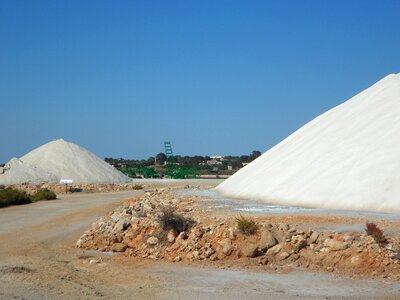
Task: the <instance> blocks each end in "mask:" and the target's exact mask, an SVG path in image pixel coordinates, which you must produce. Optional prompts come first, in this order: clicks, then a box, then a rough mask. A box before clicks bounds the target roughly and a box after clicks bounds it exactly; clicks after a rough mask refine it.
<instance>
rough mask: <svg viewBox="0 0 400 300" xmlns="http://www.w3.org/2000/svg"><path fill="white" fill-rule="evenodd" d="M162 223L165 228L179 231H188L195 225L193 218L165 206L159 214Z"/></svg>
mask: <svg viewBox="0 0 400 300" xmlns="http://www.w3.org/2000/svg"><path fill="white" fill-rule="evenodd" d="M159 221H160V225H161V227H162V228H163V229H164V230H171V229H172V230H175V231H176V232H177V233H180V232H182V231H186V230H188V229H190V228H191V227H192V226H193V225H194V221H193V220H192V219H191V218H188V217H184V216H182V215H181V214H178V213H177V212H176V211H175V210H174V209H173V208H172V207H165V208H164V209H163V210H162V212H161V214H160V216H159Z"/></svg>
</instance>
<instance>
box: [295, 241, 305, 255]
mask: <svg viewBox="0 0 400 300" xmlns="http://www.w3.org/2000/svg"><path fill="white" fill-rule="evenodd" d="M306 247H307V240H305V239H302V240H299V241H298V242H297V244H296V245H295V246H294V248H293V252H294V253H298V252H299V251H300V250H301V249H303V248H306Z"/></svg>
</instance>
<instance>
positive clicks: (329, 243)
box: [324, 239, 349, 251]
mask: <svg viewBox="0 0 400 300" xmlns="http://www.w3.org/2000/svg"><path fill="white" fill-rule="evenodd" d="M324 246H325V247H327V248H329V249H330V250H333V251H339V250H344V249H347V248H348V246H349V245H348V244H347V243H346V242H343V241H338V240H335V239H326V240H325V241H324Z"/></svg>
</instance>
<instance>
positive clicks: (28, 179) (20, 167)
mask: <svg viewBox="0 0 400 300" xmlns="http://www.w3.org/2000/svg"><path fill="white" fill-rule="evenodd" d="M4 172H5V173H4V174H1V175H0V183H1V184H6V185H8V184H19V183H32V184H38V183H43V182H55V181H57V177H56V176H55V175H54V174H51V173H48V172H46V171H44V170H42V169H40V168H38V167H35V166H32V165H30V164H28V163H24V162H23V161H21V160H20V159H18V158H13V159H11V160H10V161H9V162H8V163H6V165H5V166H4Z"/></svg>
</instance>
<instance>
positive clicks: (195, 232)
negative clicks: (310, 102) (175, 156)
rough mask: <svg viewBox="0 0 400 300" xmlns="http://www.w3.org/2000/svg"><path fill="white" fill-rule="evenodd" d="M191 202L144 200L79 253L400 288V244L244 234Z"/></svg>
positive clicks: (96, 231)
mask: <svg viewBox="0 0 400 300" xmlns="http://www.w3.org/2000/svg"><path fill="white" fill-rule="evenodd" d="M192 202H193V201H192V200H190V198H187V199H186V200H185V199H183V200H182V199H179V200H178V199H176V198H175V197H174V194H173V193H171V191H170V190H168V189H162V190H158V191H157V190H155V191H151V192H146V193H145V194H144V195H143V196H142V197H141V198H137V199H131V200H129V201H127V202H125V203H124V205H122V206H120V207H117V208H116V209H115V210H114V211H113V212H112V213H111V214H110V215H109V216H107V217H102V218H101V219H100V220H98V221H97V222H95V223H94V224H93V225H92V227H91V229H89V230H87V231H86V232H85V233H84V234H83V235H82V237H81V238H80V239H79V240H78V241H77V243H76V246H77V247H78V248H86V249H97V250H100V251H113V252H121V253H124V254H125V255H127V256H134V257H138V258H149V259H153V260H158V259H164V260H169V261H174V262H179V261H183V262H187V263H189V262H190V263H193V262H202V263H209V264H212V265H217V266H225V265H229V266H234V267H247V266H257V265H259V266H262V267H265V268H271V269H274V268H275V269H276V268H277V267H282V266H285V267H291V268H309V269H312V270H317V271H327V272H336V273H341V274H347V275H355V276H380V277H383V278H388V279H392V280H400V240H399V238H395V237H386V240H385V241H384V242H377V241H376V240H375V239H374V238H373V237H372V236H370V235H367V234H366V233H359V232H347V233H337V232H333V231H324V232H317V231H314V230H312V229H311V228H310V229H308V230H302V229H300V228H298V227H297V226H295V225H293V224H287V223H272V222H271V221H270V222H267V221H266V220H265V218H254V219H252V220H254V221H255V223H256V226H257V230H256V232H255V233H254V234H243V233H242V232H241V231H240V230H239V229H238V228H237V220H236V219H235V218H232V217H227V218H226V219H219V218H216V217H211V216H209V215H207V214H205V213H204V212H203V211H202V210H200V209H198V207H196V206H195V205H194V204H193V203H192Z"/></svg>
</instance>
